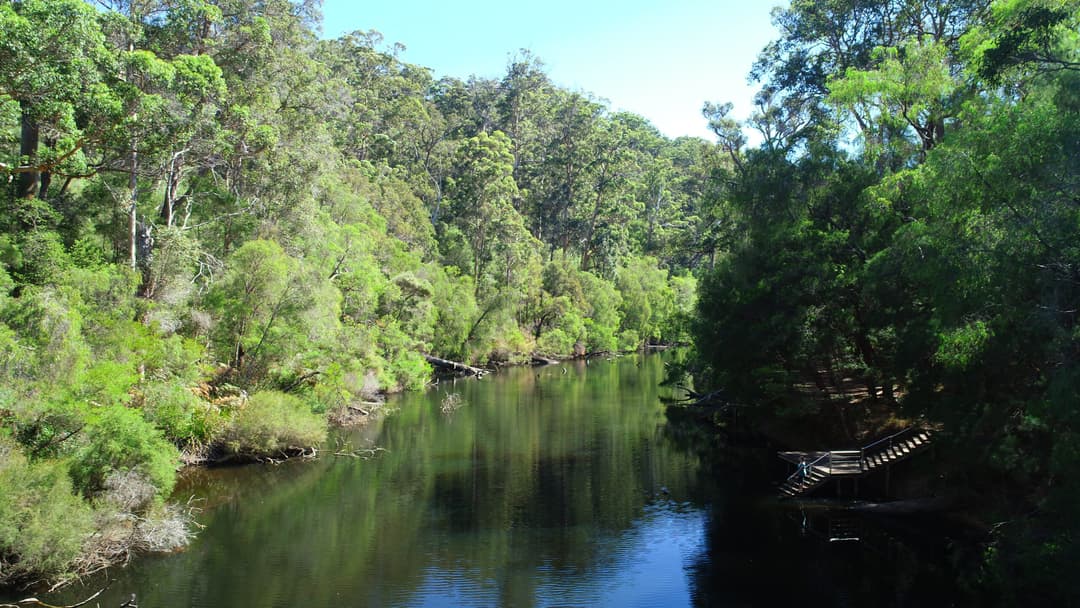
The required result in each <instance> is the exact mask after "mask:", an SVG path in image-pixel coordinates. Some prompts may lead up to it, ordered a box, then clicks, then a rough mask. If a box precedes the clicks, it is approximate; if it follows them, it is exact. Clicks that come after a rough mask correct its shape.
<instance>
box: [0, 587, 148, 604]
mask: <svg viewBox="0 0 1080 608" xmlns="http://www.w3.org/2000/svg"><path fill="white" fill-rule="evenodd" d="M111 584H112V581H109V582H108V583H107V584H106V585H105V586H104V587H102V588H101V589H99V590H98V592H97V593H95V594H93V595H91V596H90V597H88V598H86V599H85V600H83V601H81V602H78V603H75V604H63V605H61V604H49V603H47V602H43V601H41V600H39V599H38V598H36V597H28V598H26V599H23V600H19V601H18V602H16V603H14V604H0V608H25V607H26V606H43V607H44V608H79V606H85V605H87V604H89V603H90V602H92V601H94V600H95V599H97V597H98V596H100V595H101V594H102V593H105V590H106V589H108V588H109V585H111ZM98 605H99V606H100V604H98ZM120 608H138V606H136V604H135V594H134V593H133V594H131V599H129V600H128V601H126V602H124V603H123V604H121V605H120Z"/></svg>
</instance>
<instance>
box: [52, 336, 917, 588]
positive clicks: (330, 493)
mask: <svg viewBox="0 0 1080 608" xmlns="http://www.w3.org/2000/svg"><path fill="white" fill-rule="evenodd" d="M662 375H663V360H662V359H661V358H660V357H655V356H653V357H627V358H623V359H620V360H617V361H613V362H604V361H594V362H592V363H591V364H590V365H589V366H585V365H583V364H566V365H560V366H552V367H546V368H542V369H539V370H536V369H531V370H530V369H516V370H508V371H507V372H504V373H502V374H499V375H496V376H489V377H488V378H485V379H484V380H482V381H469V382H457V383H444V384H443V385H442V386H440V387H438V388H437V389H436V390H432V391H429V392H427V393H424V394H419V395H407V396H404V397H402V398H400V399H398V400H395V402H394V403H393V405H394V407H396V408H397V413H396V414H395V415H393V416H391V417H389V418H386V419H385V420H383V421H381V422H380V423H378V425H377V426H373V427H369V428H366V429H363V430H360V431H356V432H352V433H343V434H341V435H340V436H339V437H337V438H336V440H337V441H339V442H340V443H341V444H342V445H346V444H347V445H349V446H351V447H353V448H361V447H372V446H378V447H380V448H384V450H385V451H380V452H379V456H378V457H377V458H376V459H373V460H359V459H353V458H337V457H334V456H332V455H330V453H329V452H328V451H324V452H323V457H322V458H321V459H320V460H319V461H317V462H289V463H286V464H283V465H281V466H258V467H243V468H232V469H213V470H203V471H196V472H192V473H190V474H189V475H188V476H187V478H186V480H185V483H184V484H182V485H181V487H180V489H179V490H178V496H179V497H181V498H183V499H186V498H187V497H188V496H189V495H190V496H193V497H194V499H195V500H197V501H201V502H200V503H199V504H202V505H204V509H205V510H204V514H203V517H202V519H203V523H205V525H206V528H205V530H203V531H202V533H201V534H200V536H199V538H198V540H197V541H196V542H195V543H194V544H193V545H192V546H191V547H190V548H189V549H188V550H187V551H186V552H184V553H180V554H177V555H169V556H158V557H151V558H146V559H141V560H139V561H137V562H136V563H135V564H134V565H132V566H131V567H130V568H128V569H126V570H123V571H119V572H116V573H114V574H115V575H118V576H119V580H118V581H117V582H116V583H115V584H114V585H113V586H112V588H111V589H110V591H109V593H110V594H111V596H110V597H106V598H104V599H103V600H102V601H101V605H103V606H108V605H119V604H120V603H121V602H122V601H123V600H124V599H126V598H127V597H128V595H129V594H130V593H137V594H138V597H139V604H140V605H141V606H195V607H198V606H207V607H210V606H213V607H221V606H260V607H271V606H282V607H285V606H289V607H294V606H690V605H697V606H713V605H717V606H743V605H747V606H749V605H768V604H774V603H777V602H781V601H782V602H786V603H792V604H794V603H797V604H798V605H800V606H805V605H814V604H815V603H818V604H820V605H844V603H845V602H846V603H848V605H855V604H851V602H853V601H857V602H858V603H861V602H863V601H864V600H866V599H867V598H870V597H876V596H874V593H875V591H876V592H878V593H880V591H881V589H882V581H891V580H893V579H897V577H895V576H894V572H893V570H892V569H891V568H890V566H889V565H888V563H889V560H890V559H893V558H887V559H886V560H884V561H876V562H875V561H870V560H866V559H864V558H863V557H862V556H861V555H858V553H857V552H856V555H855V556H854V557H851V558H850V559H849V558H848V557H845V554H843V553H842V551H846V550H848V549H850V548H848V549H844V548H838V547H835V546H832V545H835V544H836V543H828V542H822V541H821V539H818V538H812V537H811V535H809V534H806V533H804V532H800V527H799V525H800V524H799V523H798V522H796V521H793V520H792V519H791V518H790V516H789V515H790V514H789V513H787V512H786V511H784V510H781V509H776V508H771V507H767V506H765V505H768V504H769V503H768V501H767V500H766V502H765V503H763V502H762V501H763V497H766V496H768V495H769V494H770V489H769V488H768V486H767V485H764V484H765V482H766V481H767V480H768V476H767V475H765V474H763V473H762V470H761V469H760V467H762V466H766V465H765V464H763V463H766V462H771V461H769V454H768V453H767V451H764V450H758V451H753V450H751V451H743V452H740V451H738V450H722V451H720V450H718V448H719V447H720V446H719V445H718V443H717V442H716V439H715V437H712V436H710V435H706V434H700V433H697V432H696V431H694V430H692V427H672V426H670V425H668V424H667V419H666V418H665V415H664V409H663V407H662V405H661V404H660V402H659V398H658V397H659V392H660V391H661V390H662V389H660V388H659V387H658V385H659V381H660V380H661V379H662ZM449 395H456V397H454V400H455V401H457V402H458V403H459V404H460V405H459V407H456V408H451V410H452V411H449V412H444V408H443V407H442V405H443V403H444V402H445V401H446V399H447V397H448V396H449ZM733 454H734V455H735V456H733ZM740 454H741V455H740ZM721 455H723V457H721ZM838 549H839V551H838ZM923 569H924V570H925V568H923ZM911 572H912V574H911V575H910V576H908V578H904V577H900V578H899V579H897V580H898V581H901V582H897V584H896V585H893V586H891V587H889V588H888V592H887V597H886V601H883V602H877V603H878V604H880V605H885V606H888V605H902V604H899V603H896V602H891V600H889V599H888V598H889V597H903V598H904V599H905V601H906V599H908V598H911V597H914V595H911V594H908V595H899V594H907V593H908V591H909V590H917V589H919V588H920V586H919V583H920V582H921V581H920V579H919V578H918V576H919V575H918V567H917V566H916V565H914V564H913V565H912V570H911ZM93 584H94V583H93V582H90V583H89V586H91V587H92V586H93ZM894 592H895V593H896V594H898V595H888V594H893V593H894ZM912 593H914V591H912ZM80 594H84V591H82V590H71V591H70V592H68V593H67V594H66V595H67V597H68V598H69V599H74V598H76V597H78V596H79V595H80Z"/></svg>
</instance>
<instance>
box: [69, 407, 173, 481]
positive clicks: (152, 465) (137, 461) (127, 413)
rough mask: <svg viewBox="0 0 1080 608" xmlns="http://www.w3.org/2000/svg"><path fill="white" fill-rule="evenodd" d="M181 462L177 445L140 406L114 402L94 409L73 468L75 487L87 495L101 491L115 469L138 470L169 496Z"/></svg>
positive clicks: (74, 456)
mask: <svg viewBox="0 0 1080 608" xmlns="http://www.w3.org/2000/svg"><path fill="white" fill-rule="evenodd" d="M178 464H179V453H178V452H177V450H176V448H175V447H174V446H173V445H172V444H171V443H169V442H168V441H167V440H166V439H165V437H164V436H163V435H162V433H161V431H159V430H158V429H156V428H155V427H154V426H153V425H152V424H150V423H149V422H147V421H146V420H144V419H143V417H142V415H141V414H140V413H139V412H138V411H137V410H134V409H129V408H127V407H123V406H111V407H102V408H99V409H95V410H94V411H93V414H92V416H91V417H90V424H89V426H88V427H87V430H86V441H85V443H84V445H82V446H81V447H80V448H79V450H78V451H77V452H76V453H75V454H74V455H73V456H72V459H71V464H70V470H71V478H72V480H73V481H74V483H75V487H76V488H77V489H78V490H79V491H81V492H83V493H84V494H86V495H93V494H96V493H98V492H100V491H102V490H103V489H104V488H105V480H106V478H107V477H108V476H109V474H110V473H112V472H114V471H135V472H138V473H140V474H141V475H144V476H145V477H146V478H147V479H149V480H150V482H151V483H152V484H153V485H154V488H155V489H156V490H157V492H158V495H159V496H161V497H166V496H168V495H169V493H170V492H172V489H173V485H174V484H175V483H176V469H177V466H178Z"/></svg>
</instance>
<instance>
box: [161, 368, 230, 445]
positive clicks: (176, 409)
mask: <svg viewBox="0 0 1080 608" xmlns="http://www.w3.org/2000/svg"><path fill="white" fill-rule="evenodd" d="M141 397H142V412H143V416H144V417H145V418H146V420H147V422H150V423H151V424H153V425H154V426H155V427H157V428H158V429H160V430H161V432H162V433H164V434H165V437H166V438H167V439H168V440H169V441H172V442H173V443H174V444H176V445H177V447H180V448H185V447H195V446H204V445H208V444H209V443H210V442H211V441H212V440H213V439H214V437H215V436H216V435H217V434H218V433H219V432H220V431H221V430H222V429H223V428H224V426H225V418H224V417H223V416H222V415H221V413H220V412H218V410H217V408H215V407H214V406H212V405H211V404H209V403H206V402H205V401H203V400H202V399H199V398H198V397H197V396H195V394H194V393H192V392H191V390H190V389H189V388H187V387H186V386H183V385H181V384H177V383H160V384H158V383H155V384H150V385H147V386H146V387H145V388H143V389H142V395H141Z"/></svg>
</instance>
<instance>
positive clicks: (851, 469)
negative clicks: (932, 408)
mask: <svg viewBox="0 0 1080 608" xmlns="http://www.w3.org/2000/svg"><path fill="white" fill-rule="evenodd" d="M931 435H932V431H931V430H929V429H925V428H920V427H912V428H909V429H905V430H903V431H900V432H899V433H895V434H893V435H890V436H888V437H886V438H884V439H881V440H878V441H875V442H874V443H871V444H869V445H867V446H865V447H863V448H862V449H859V450H833V451H830V452H816V453H814V456H815V458H814V460H813V461H812V464H811V466H809V467H808V469H807V471H806V472H805V473H803V472H802V471H801V470H797V471H796V472H795V474H793V475H791V476H790V477H788V478H787V479H786V480H785V481H784V482H783V483H782V484H780V497H781V498H795V497H798V496H805V495H806V494H809V493H810V492H812V491H814V490H816V489H818V488H820V487H821V486H823V485H825V483H826V482H828V481H829V480H830V479H832V478H834V477H852V476H863V475H868V474H870V473H872V472H874V471H875V470H879V469H882V468H884V467H887V466H889V465H891V464H892V463H894V462H899V461H901V460H904V459H906V458H909V457H911V456H913V455H914V454H917V453H918V452H921V451H923V450H924V449H926V448H928V447H930V443H931ZM793 454H799V453H794V452H782V453H781V454H780V457H781V458H782V459H784V460H786V461H788V462H793V456H792V455H793ZM801 458H803V459H805V456H802V457H801ZM794 462H796V463H797V462H798V460H794Z"/></svg>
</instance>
